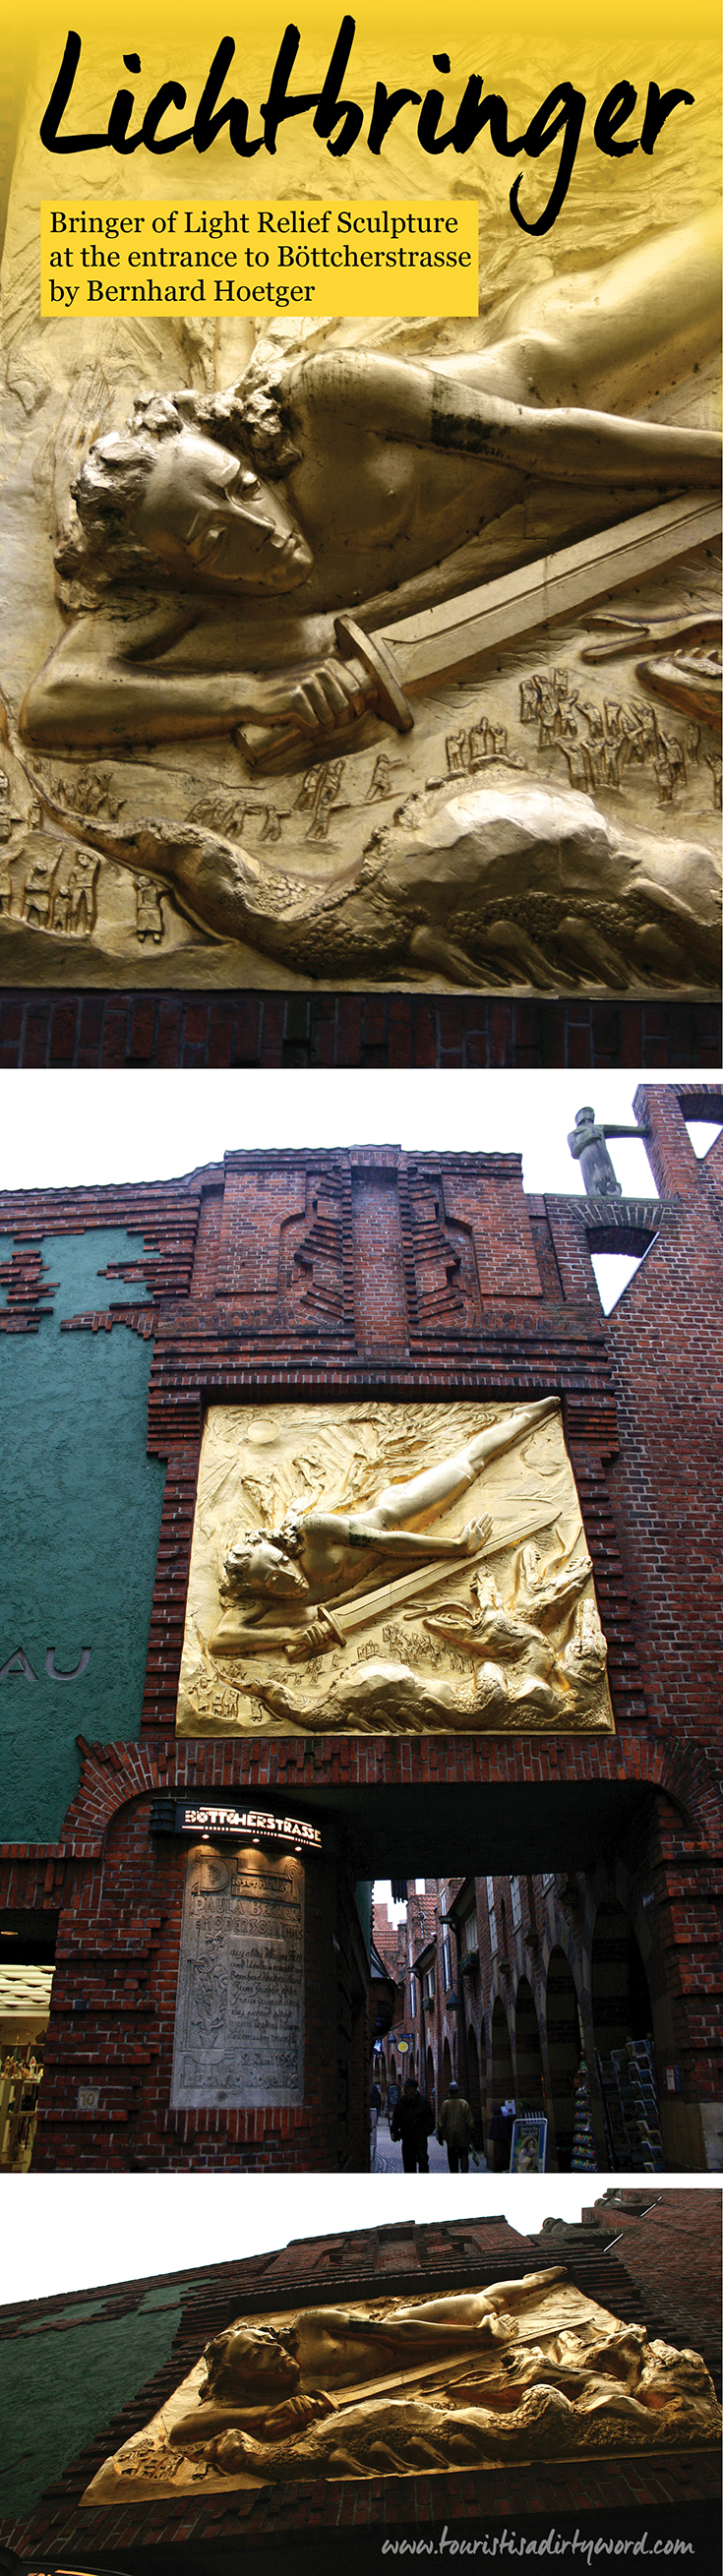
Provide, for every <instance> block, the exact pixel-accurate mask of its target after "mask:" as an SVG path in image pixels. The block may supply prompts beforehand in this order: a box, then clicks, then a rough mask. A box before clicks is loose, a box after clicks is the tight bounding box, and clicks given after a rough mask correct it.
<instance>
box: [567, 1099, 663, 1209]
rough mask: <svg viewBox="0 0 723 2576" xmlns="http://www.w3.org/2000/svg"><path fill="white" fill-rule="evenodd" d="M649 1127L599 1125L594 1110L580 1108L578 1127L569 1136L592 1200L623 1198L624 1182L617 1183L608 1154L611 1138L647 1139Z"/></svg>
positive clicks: (574, 1160)
mask: <svg viewBox="0 0 723 2576" xmlns="http://www.w3.org/2000/svg"><path fill="white" fill-rule="evenodd" d="M647 1134H648V1129H647V1127H614V1126H609V1125H608V1126H605V1127H602V1126H596V1123H595V1111H594V1109H577V1110H576V1112H575V1125H574V1128H573V1129H572V1133H571V1134H570V1135H569V1136H568V1139H567V1141H568V1145H569V1147H570V1152H571V1155H572V1158H573V1162H575V1163H579V1165H580V1170H581V1172H582V1177H583V1181H584V1183H585V1190H586V1193H587V1196H588V1198H593V1199H621V1198H622V1195H623V1189H622V1182H621V1181H618V1180H616V1178H615V1171H614V1168H613V1163H612V1158H611V1156H610V1154H609V1153H608V1149H607V1142H606V1139H607V1137H608V1136H639V1137H640V1138H642V1139H644V1138H645V1137H646V1136H647Z"/></svg>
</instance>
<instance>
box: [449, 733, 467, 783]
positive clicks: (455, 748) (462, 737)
mask: <svg viewBox="0 0 723 2576" xmlns="http://www.w3.org/2000/svg"><path fill="white" fill-rule="evenodd" d="M466 747H467V735H466V732H465V730H464V726H463V727H462V731H461V733H448V735H447V739H446V742H445V746H444V748H445V752H446V755H447V768H448V771H449V775H450V778H456V777H458V776H459V775H460V774H464V772H465V771H466V768H467V748H466Z"/></svg>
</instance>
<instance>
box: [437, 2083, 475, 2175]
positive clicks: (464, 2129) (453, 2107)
mask: <svg viewBox="0 0 723 2576" xmlns="http://www.w3.org/2000/svg"><path fill="white" fill-rule="evenodd" d="M473 2133H474V2112H473V2111H471V2110H470V2105H469V2102H465V2098H464V2094H463V2093H460V2089H459V2085H458V2084H454V2083H453V2084H450V2087H449V2092H448V2094H447V2099H446V2101H445V2102H443V2103H442V2108H441V2111H440V2114H439V2120H438V2122H437V2136H438V2139H439V2143H440V2147H446V2149H447V2163H448V2165H449V2170H450V2173H469V2150H470V2140H471V2138H472V2136H473Z"/></svg>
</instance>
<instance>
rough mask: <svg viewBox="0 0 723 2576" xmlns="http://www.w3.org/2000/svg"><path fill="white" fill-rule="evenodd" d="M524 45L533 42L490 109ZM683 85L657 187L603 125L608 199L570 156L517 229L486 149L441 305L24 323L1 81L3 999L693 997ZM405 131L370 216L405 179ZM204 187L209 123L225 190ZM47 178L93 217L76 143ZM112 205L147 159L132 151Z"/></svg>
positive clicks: (694, 124)
mask: <svg viewBox="0 0 723 2576" xmlns="http://www.w3.org/2000/svg"><path fill="white" fill-rule="evenodd" d="M587 50H588V47H587V45H586V43H584V42H583V39H582V37H580V36H579V37H578V53H579V74H580V77H582V78H584V79H585V80H587V81H588V82H589V86H590V88H591V90H592V89H593V88H594V87H596V86H597V85H598V78H599V48H598V49H597V50H596V48H595V44H594V41H592V42H591V43H590V47H589V51H590V54H591V56H594V61H593V60H592V59H591V60H590V61H589V63H588V65H587V67H585V64H584V62H583V56H584V55H585V53H586V51H587ZM413 51H414V49H412V55H410V58H409V60H410V68H412V70H413V76H414V77H415V78H416V77H417V72H416V70H414V65H413ZM505 51H506V56H507V58H508V57H509V43H508V31H507V30H505ZM253 55H254V48H253V46H252V48H251V52H250V54H249V59H248V65H247V69H248V78H249V82H250V84H251V85H253V80H254V71H253V68H252V65H253ZM548 55H549V40H548V39H546V38H545V35H544V33H541V34H537V33H534V34H533V36H532V37H531V40H530V45H529V48H525V53H524V62H521V63H520V65H519V77H520V81H521V87H522V90H523V93H524V94H525V95H527V94H528V90H529V84H530V83H531V82H536V81H537V80H541V82H542V89H543V90H544V87H545V86H546V77H545V69H544V67H545V64H546V63H547V60H548ZM144 67H146V66H145V57H144ZM106 68H107V67H106V65H105V63H103V64H100V63H99V69H98V79H99V81H101V80H103V79H105V75H106ZM146 68H147V67H146ZM265 69H266V66H265V65H264V67H263V70H262V71H261V81H262V82H263V73H264V71H265ZM690 70H691V75H692V89H693V91H694V92H695V105H694V112H693V111H691V115H690V118H689V119H686V118H681V119H679V120H678V121H677V122H676V123H675V125H674V127H671V131H670V133H667V132H666V135H665V136H664V137H663V138H662V140H661V146H660V152H659V159H658V161H656V163H655V166H654V169H651V162H650V158H649V157H646V158H645V159H643V156H642V155H641V153H640V152H639V151H638V150H637V149H636V150H634V151H633V150H632V147H628V145H625V146H623V147H622V151H623V153H624V154H626V153H627V152H628V150H630V157H629V158H624V157H623V158H620V159H618V160H616V162H615V167H614V175H615V187H614V191H613V190H612V187H610V188H609V189H608V188H607V187H604V188H603V189H602V191H601V186H600V173H599V172H598V174H597V180H596V183H595V184H592V181H591V172H590V170H589V169H588V170H587V173H586V182H585V183H584V182H583V174H582V169H580V171H579V172H578V173H576V183H575V189H574V190H571V192H570V197H569V199H568V201H567V203H566V205H565V207H564V212H563V215H562V216H561V219H560V223H559V225H556V226H555V229H554V231H552V232H550V234H549V236H547V237H546V240H545V244H544V248H543V246H542V245H541V243H539V242H537V241H534V242H533V243H530V241H529V240H528V239H527V238H526V237H525V235H524V234H523V233H522V232H521V231H520V229H519V228H518V227H517V226H516V225H515V224H514V223H513V222H512V220H511V217H510V214H509V209H508V206H507V203H506V200H507V197H508V193H509V175H510V174H509V166H508V165H507V164H506V163H505V162H504V161H503V162H502V164H501V165H500V164H498V163H495V162H494V160H493V162H492V165H491V167H490V164H489V156H488V154H487V153H486V151H485V147H484V144H482V143H481V144H480V148H479V152H478V153H477V152H476V151H475V155H474V158H473V161H471V162H470V165H469V181H470V183H471V184H473V186H474V190H475V193H476V194H477V195H478V200H479V229H480V311H479V315H478V316H477V317H475V318H474V319H472V318H460V319H459V320H458V321H457V320H450V319H449V318H448V317H447V318H445V317H439V316H437V317H435V316H434V315H430V316H425V317H423V318H417V319H415V318H414V317H413V316H410V315H406V316H405V315H404V314H401V315H398V316H396V317H391V318H388V319H384V317H380V316H376V317H371V316H364V317H360V318H353V317H348V316H346V317H340V318H338V319H334V318H330V317H328V316H327V317H324V316H323V315H321V314H319V315H317V314H316V312H315V311H314V313H313V314H312V313H309V314H308V315H307V316H305V317H304V316H302V315H300V314H299V312H298V311H288V312H284V313H281V314H278V315H276V316H275V317H273V318H270V317H267V319H266V321H264V319H263V318H262V316H261V314H260V313H259V312H258V310H254V308H251V309H252V311H253V312H254V318H253V319H252V320H249V319H248V318H247V317H246V314H245V313H244V315H243V316H241V315H240V314H239V313H238V311H236V313H234V312H233V310H226V308H225V307H220V308H219V310H218V312H217V313H214V314H210V313H209V314H208V315H207V316H204V314H203V312H202V311H201V310H200V309H199V310H198V311H196V310H194V311H193V312H191V311H190V310H189V311H188V312H187V313H186V314H185V315H181V314H180V313H179V314H178V315H177V316H174V314H173V311H172V309H171V308H166V307H164V309H163V311H162V313H161V314H160V315H157V316H156V315H155V314H153V315H152V314H150V313H147V314H144V313H143V312H142V311H140V310H137V311H136V310H134V309H133V307H132V306H130V307H129V306H124V307H123V308H122V309H120V308H119V310H118V312H117V314H115V315H114V316H113V317H112V318H111V317H110V316H108V317H106V318H104V317H103V316H102V315H98V316H97V317H93V316H86V317H85V318H82V317H80V316H79V317H78V318H76V317H75V316H74V315H68V316H67V318H65V317H63V316H62V315H59V316H58V318H57V319H55V320H52V321H47V320H46V321H45V322H44V323H41V322H40V321H39V319H38V316H37V312H36V309H35V303H36V295H35V278H36V262H37V249H36V243H37V231H38V215H37V209H38V201H39V198H40V196H41V194H44V193H47V179H45V181H44V178H43V173H42V169H41V165H40V161H39V156H38V149H37V129H38V122H39V113H38V106H37V104H36V103H35V102H31V104H30V105H29V108H28V118H27V124H26V127H25V130H24V132H23V135H22V136H21V141H20V146H19V151H18V158H17V165H16V171H15V177H14V186H13V192H12V202H11V208H10V217H9V227H8V251H7V280H8V293H7V321H6V337H7V350H8V376H7V383H6V386H5V388H4V391H2V392H0V457H1V458H2V465H3V484H4V499H3V501H2V503H0V533H1V534H4V535H6V536H7V539H8V563H9V576H8V581H7V615H6V621H5V630H4V655H3V657H2V663H1V665H0V688H1V690H2V697H3V700H4V702H5V711H6V719H7V735H8V739H7V746H6V748H5V750H2V751H0V772H2V775H1V776H0V798H1V797H2V793H3V780H4V784H5V789H6V794H7V799H8V813H9V812H10V806H12V822H13V825H14V827H15V837H14V840H13V844H12V849H11V850H10V849H8V851H7V858H6V863H5V865H4V867H3V869H2V870H0V938H1V939H2V945H3V952H4V967H3V971H4V979H5V981H6V982H11V983H12V982H18V983H20V984H22V983H32V984H38V983H41V982H45V981H50V982H52V983H54V984H55V983H62V982H68V983H72V982H74V981H77V979H78V976H79V974H80V972H81V968H82V975H83V981H84V982H88V981H97V982H112V983H113V984H117V983H118V982H119V981H120V982H123V981H127V982H131V983H133V984H138V983H140V984H143V983H144V982H147V983H152V984H153V985H154V987H155V986H158V985H163V984H164V983H170V984H172V985H173V986H174V988H177V987H178V986H179V985H180V986H184V987H195V986H199V985H200V986H205V985H211V984H212V985H214V986H217V985H231V986H234V987H237V986H238V985H239V983H244V984H246V985H248V986H261V987H264V986H268V987H274V988H278V987H279V986H281V987H285V988H286V987H293V988H297V987H300V988H302V989H304V990H308V989H312V988H313V987H314V986H315V985H321V987H322V988H323V987H324V986H325V985H326V986H329V987H331V988H332V989H336V988H337V987H338V986H339V985H340V984H341V985H346V986H349V987H351V988H353V989H355V988H363V989H367V988H368V986H369V984H370V982H372V983H373V982H379V983H382V984H390V983H391V984H394V985H399V984H402V985H404V986H409V987H411V988H415V987H417V986H421V987H422V988H428V989H430V990H438V989H439V988H440V987H442V988H444V989H451V988H454V987H455V986H457V987H459V986H462V987H463V988H466V989H468V990H479V989H480V988H482V989H497V988H506V989H513V990H522V991H530V990H533V991H541V992H544V991H550V990H562V991H574V990H578V989H582V990H584V991H585V992H586V993H588V992H589V993H594V992H601V993H605V992H607V993H610V992H617V991H630V990H636V991H638V990H639V991H641V992H642V993H651V992H653V991H658V990H660V991H662V992H665V993H668V992H670V991H676V992H701V991H703V990H705V991H706V992H710V991H711V990H712V989H714V988H715V987H716V986H717V982H718V975H719V917H720V899H719V860H718V840H717V828H716V815H717V811H718V809H719V806H720V794H721V766H720V733H719V727H720V670H721V664H720V647H719V636H720V599H719V588H718V582H717V573H716V565H715V560H714V557H713V554H712V551H711V540H712V539H713V540H714V538H715V529H716V524H717V525H718V526H719V524H720V520H719V516H718V521H717V522H716V516H715V514H716V509H717V507H718V496H717V478H718V475H719V446H718V437H717V428H718V412H717V408H716V405H717V386H716V382H715V354H714V353H715V349H716V346H717V339H718V331H719V294H718V284H717V213H716V217H715V219H714V221H713V224H712V225H711V223H710V221H709V219H708V210H709V208H710V206H711V205H714V206H716V207H717V185H716V176H715V172H716V166H717V162H716V156H717V151H718V137H717V90H718V83H717V77H716V75H715V74H714V75H713V79H712V81H711V74H710V66H709V64H708V61H707V60H705V61H704V60H703V59H702V58H701V72H700V78H699V76H698V71H697V68H696V65H695V64H694V63H693V62H691V64H690ZM427 75H428V64H427V63H425V70H424V76H423V80H424V83H426V79H427ZM419 77H420V79H421V78H422V74H421V70H420V72H419ZM44 81H45V75H44V73H43V74H41V82H42V83H43V84H44ZM541 94H542V91H541ZM420 95H421V92H420ZM39 99H40V90H39V91H38V102H39ZM398 149H399V144H398V138H396V139H395V140H393V142H392V144H390V146H389V150H388V151H387V150H386V149H385V152H383V153H382V155H381V156H380V158H379V161H378V162H376V163H375V165H374V168H375V188H377V189H378V191H379V193H380V195H384V193H385V192H386V193H388V192H389V190H390V189H391V191H392V193H393V194H394V193H398V192H399V191H400V190H401V191H403V192H404V191H406V189H407V188H408V186H409V184H410V183H411V182H412V179H413V183H414V189H415V193H416V192H417V191H419V192H420V193H421V194H424V193H427V192H428V191H429V188H430V186H431V185H434V187H436V186H437V185H438V164H437V162H436V161H435V162H434V163H433V164H432V173H433V174H437V176H434V177H431V176H430V167H429V164H428V162H427V161H426V159H425V158H424V156H420V155H419V154H416V155H415V153H414V152H413V151H411V150H410V152H409V157H408V158H406V157H404V158H403V160H402V161H401V162H400V161H398V159H397V152H398ZM405 152H406V147H405ZM143 158H144V156H143V155H141V156H140V160H143ZM355 167H356V165H352V167H351V168H350V169H347V167H346V165H345V164H344V163H343V162H342V163H336V162H335V161H334V160H333V159H332V160H330V158H329V156H328V154H327V152H326V151H325V149H324V147H323V146H322V145H321V144H318V145H317V143H316V142H315V140H314V138H313V136H312V135H311V134H310V133H309V132H308V131H307V129H306V121H304V133H303V138H302V136H301V135H297V132H296V129H295V127H290V129H289V131H288V132H286V133H285V137H284V153H283V169H282V172H281V175H280V179H279V181H278V185H279V187H280V188H283V193H284V195H288V197H289V198H290V199H294V198H295V197H301V196H303V195H305V194H307V195H308V193H309V191H311V193H312V194H313V195H314V197H315V198H316V197H317V196H318V197H319V199H320V201H321V200H323V199H324V198H326V197H331V198H332V199H333V198H334V197H335V196H336V195H343V196H345V195H346V194H347V192H348V189H349V186H350V181H351V178H352V176H353V169H354V168H355ZM238 170H239V165H238V161H237V159H235V157H234V155H233V154H232V153H231V151H230V149H229V148H228V146H227V142H226V139H225V138H224V137H223V136H222V137H219V141H218V148H217V157H216V158H215V162H214V185H215V191H216V194H217V195H218V196H219V197H221V196H222V195H223V192H224V190H226V191H227V193H228V195H229V197H230V198H231V197H233V196H234V195H237V194H238ZM74 175H75V177H76V182H77V186H78V188H79V190H80V192H81V194H85V195H88V196H92V194H93V190H94V186H95V187H97V185H98V179H97V171H96V168H95V165H94V164H93V161H92V159H87V160H86V161H84V160H83V158H82V156H81V158H80V161H79V165H78V168H77V171H76V173H75V174H74ZM605 175H607V174H605ZM113 184H114V186H117V187H118V188H119V190H122V189H123V188H124V187H125V188H126V189H129V190H131V189H132V188H134V187H137V186H138V185H139V184H146V185H148V186H150V185H153V184H155V182H154V180H153V173H151V179H150V180H149V179H148V177H147V174H145V175H144V174H143V173H141V172H140V169H139V161H135V160H134V161H133V163H132V164H131V167H130V172H129V171H128V169H127V165H125V164H124V163H121V164H120V165H119V168H118V169H117V171H115V172H114V176H113ZM173 185H174V192H175V193H178V191H179V190H180V191H181V193H183V190H184V189H188V190H189V192H190V193H191V194H192V193H193V188H194V185H197V163H196V158H195V155H194V154H193V153H192V152H188V153H187V152H186V151H185V150H183V151H181V152H179V155H178V158H177V160H176V161H175V162H174V173H173ZM651 191H652V193H651ZM671 206H674V207H675V210H676V214H677V216H678V229H677V230H676V231H675V232H674V233H670V232H668V231H666V230H665V229H664V225H665V223H666V221H667V219H668V216H669V211H670V208H671ZM29 280H31V281H32V284H31V285H29V283H28V281H29ZM21 450H22V463H20V462H19V459H20V455H21ZM633 523H635V527H636V529H637V531H638V533H637V536H636V537H635V540H634V541H633V540H632V537H631V530H632V527H633ZM631 545H632V547H633V551H632V552H631V551H630V548H631ZM636 548H637V551H636ZM53 558H55V568H56V574H57V582H58V590H57V597H55V596H54V590H53ZM553 567H556V568H557V569H556V570H554V569H553ZM528 576H529V578H528ZM601 603H602V607H601ZM553 609H554V611H555V622H554V623H553V624H552V626H551V625H550V619H551V615H552V611H553ZM490 618H492V619H493V620H494V619H499V620H501V623H498V624H497V625H495V624H494V623H493V624H492V625H490V624H489V620H490ZM600 618H602V623H601V624H600V623H599V622H598V621H599V620H600ZM430 621H431V622H430ZM485 621H487V623H485ZM390 655H391V661H392V665H393V668H392V670H391V672H390V668H389V663H390ZM591 663H605V664H607V663H611V664H612V669H610V670H608V669H607V668H606V669H604V670H603V671H598V670H593V669H591V668H590V667H589V665H590V664H591ZM395 671H396V675H397V676H396V678H395V676H394V672H395ZM370 806H373V809H374V810H373V814H370ZM64 837H65V844H66V846H65V852H64V849H63V839H64ZM271 844H273V848H272V847H271ZM307 845H308V846H307Z"/></svg>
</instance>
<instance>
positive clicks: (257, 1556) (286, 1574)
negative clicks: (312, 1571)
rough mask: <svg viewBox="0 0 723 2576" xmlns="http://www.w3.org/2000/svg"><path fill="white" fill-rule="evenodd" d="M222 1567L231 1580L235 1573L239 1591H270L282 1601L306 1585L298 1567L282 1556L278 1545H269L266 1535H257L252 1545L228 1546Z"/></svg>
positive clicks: (287, 1599) (299, 1592)
mask: <svg viewBox="0 0 723 2576" xmlns="http://www.w3.org/2000/svg"><path fill="white" fill-rule="evenodd" d="M226 1571H227V1574H228V1575H229V1578H230V1580H231V1581H232V1582H233V1580H234V1577H236V1581H237V1584H238V1588H239V1591H243V1592H254V1593H258V1592H261V1593H264V1594H266V1593H271V1592H273V1593H276V1594H278V1596H279V1597H280V1599H282V1600H284V1601H290V1600H291V1599H292V1597H294V1598H296V1597H298V1595H299V1594H301V1593H306V1592H308V1589H309V1586H308V1583H307V1581H306V1577H305V1575H303V1574H302V1573H301V1572H300V1569H299V1567H298V1566H297V1565H293V1564H292V1562H291V1558H290V1557H288V1556H283V1555H282V1553H281V1549H280V1548H278V1547H272V1545H271V1541H270V1539H265V1538H260V1539H257V1540H256V1543H255V1545H254V1546H253V1547H247V1548H238V1549H237V1548H232V1549H231V1554H230V1556H228V1557H227V1559H226Z"/></svg>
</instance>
